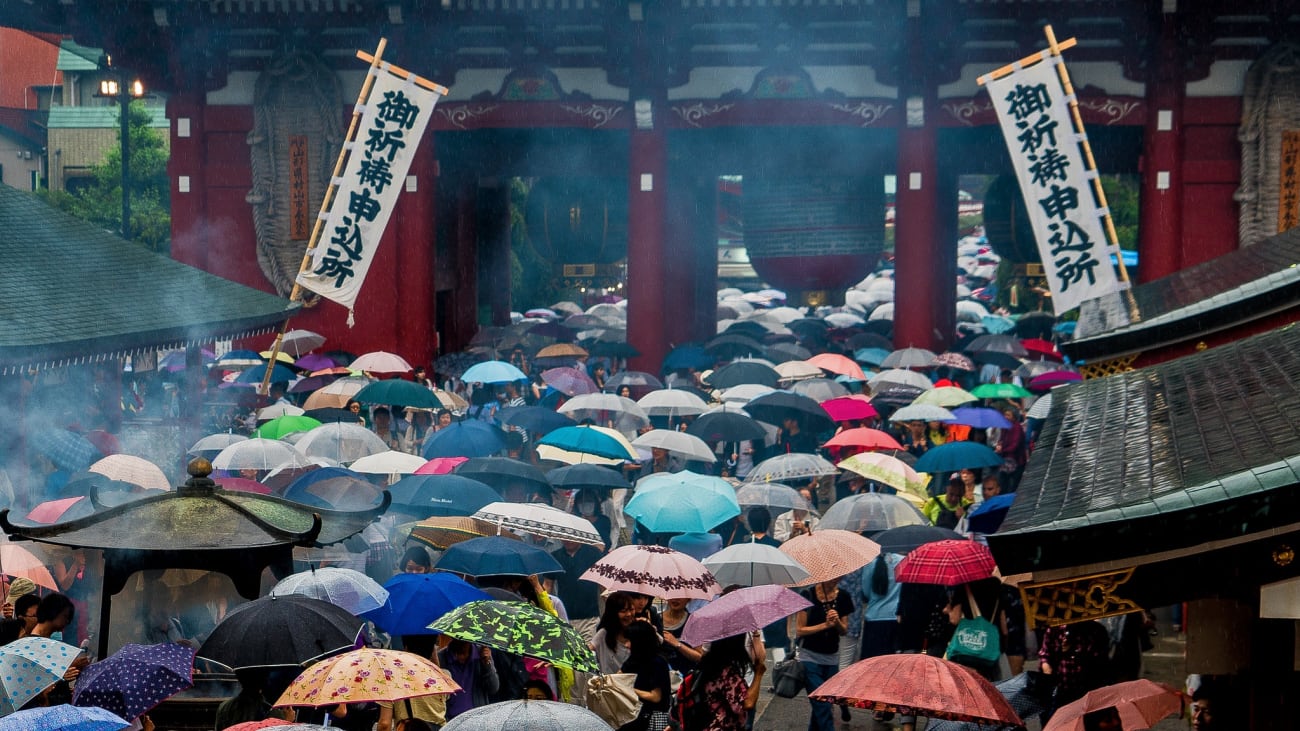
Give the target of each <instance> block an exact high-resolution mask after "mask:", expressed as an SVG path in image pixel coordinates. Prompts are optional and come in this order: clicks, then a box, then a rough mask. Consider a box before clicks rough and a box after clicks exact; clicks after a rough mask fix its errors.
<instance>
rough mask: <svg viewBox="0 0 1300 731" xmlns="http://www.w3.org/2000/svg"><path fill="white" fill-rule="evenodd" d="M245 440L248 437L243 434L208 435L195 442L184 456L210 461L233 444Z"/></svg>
mask: <svg viewBox="0 0 1300 731" xmlns="http://www.w3.org/2000/svg"><path fill="white" fill-rule="evenodd" d="M247 439H248V437H246V436H244V435H243V434H227V433H222V434H209V435H208V436H206V437H203V438H202V439H200V440H198V441H197V442H195V443H194V444H193V446H191V447H190V448H189V450H188V451H187V452H186V454H188V455H190V456H191V457H207V458H208V459H212V458H213V457H215V456H217V454H218V453H219V452H221V450H223V449H225V448H226V447H229V446H230V445H232V444H234V443H235V442H243V441H247Z"/></svg>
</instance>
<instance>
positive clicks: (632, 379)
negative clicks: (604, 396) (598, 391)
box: [605, 371, 664, 395]
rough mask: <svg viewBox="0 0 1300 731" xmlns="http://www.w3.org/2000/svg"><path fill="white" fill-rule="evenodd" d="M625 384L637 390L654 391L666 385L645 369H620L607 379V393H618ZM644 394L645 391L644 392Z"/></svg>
mask: <svg viewBox="0 0 1300 731" xmlns="http://www.w3.org/2000/svg"><path fill="white" fill-rule="evenodd" d="M624 386H627V387H628V388H630V389H632V390H633V391H636V390H637V389H641V390H642V391H643V392H648V391H654V390H657V389H660V388H663V387H664V384H663V381H660V380H659V379H658V378H655V377H654V376H653V375H651V374H649V373H645V372H643V371H619V372H618V373H615V374H614V375H612V376H610V377H609V378H608V379H606V380H605V392H606V393H618V390H619V389H620V388H622V387H624ZM642 395H644V393H643V394H642Z"/></svg>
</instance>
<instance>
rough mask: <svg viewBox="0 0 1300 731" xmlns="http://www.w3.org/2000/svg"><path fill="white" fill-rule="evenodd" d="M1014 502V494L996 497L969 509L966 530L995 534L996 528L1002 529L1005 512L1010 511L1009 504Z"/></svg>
mask: <svg viewBox="0 0 1300 731" xmlns="http://www.w3.org/2000/svg"><path fill="white" fill-rule="evenodd" d="M1015 501H1016V494H1015V493H1014V492H1011V493H1007V494H1006V495H997V496H995V497H991V498H989V499H988V500H985V501H983V502H981V503H979V504H977V505H975V506H974V507H972V508H971V510H970V513H968V514H967V515H966V528H967V529H968V530H969V531H970V532H971V533H983V534H985V535H988V534H989V533H996V532H997V530H998V528H1000V527H1002V521H1003V520H1005V519H1006V517H1007V511H1009V510H1011V504H1012V503H1014V502H1015Z"/></svg>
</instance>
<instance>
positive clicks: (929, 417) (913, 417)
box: [889, 394, 953, 423]
mask: <svg viewBox="0 0 1300 731" xmlns="http://www.w3.org/2000/svg"><path fill="white" fill-rule="evenodd" d="M922 395H924V394H922ZM889 420H890V421H941V422H944V423H949V422H951V421H952V420H953V416H952V412H951V411H949V410H948V409H945V408H944V407H942V406H934V405H932V404H918V403H915V402H913V403H912V405H910V406H904V407H903V408H901V409H899V410H897V411H895V412H894V413H893V414H891V415H890V417H889Z"/></svg>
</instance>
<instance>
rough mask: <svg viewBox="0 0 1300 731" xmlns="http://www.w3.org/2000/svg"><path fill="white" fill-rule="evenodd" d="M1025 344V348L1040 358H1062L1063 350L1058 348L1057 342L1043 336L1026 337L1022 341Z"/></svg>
mask: <svg viewBox="0 0 1300 731" xmlns="http://www.w3.org/2000/svg"><path fill="white" fill-rule="evenodd" d="M1020 344H1021V345H1023V346H1025V350H1027V351H1029V353H1030V354H1031V355H1034V356H1038V357H1039V358H1051V359H1052V360H1061V351H1059V350H1057V349H1056V343H1053V342H1051V341H1048V340H1043V339H1042V338H1025V339H1024V340H1021V341H1020Z"/></svg>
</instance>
